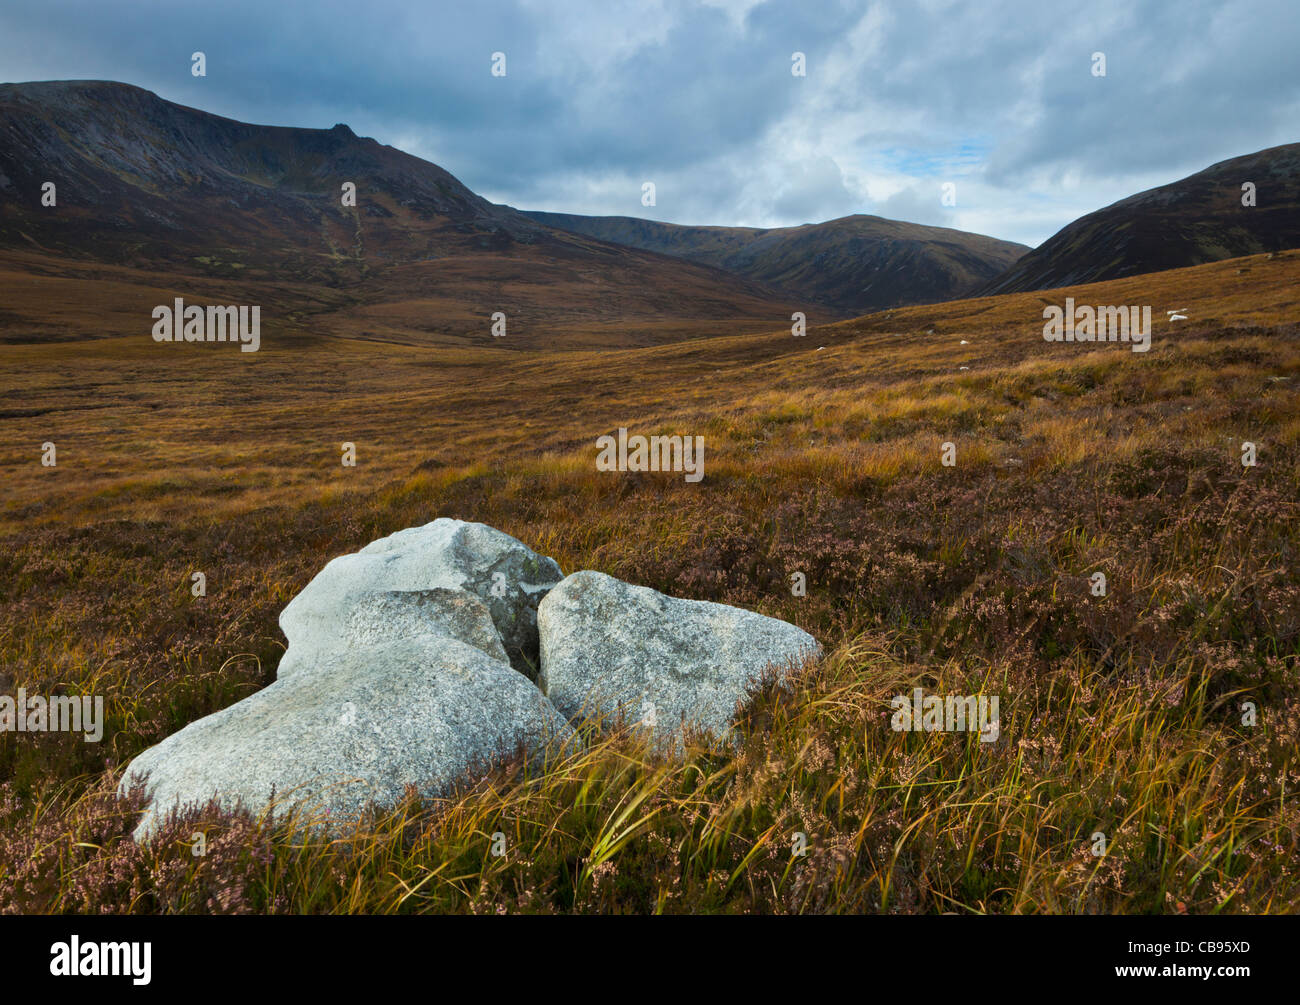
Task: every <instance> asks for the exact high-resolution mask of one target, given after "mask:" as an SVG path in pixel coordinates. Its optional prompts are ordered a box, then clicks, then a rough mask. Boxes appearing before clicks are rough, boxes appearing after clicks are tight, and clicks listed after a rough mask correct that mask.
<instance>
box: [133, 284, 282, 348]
mask: <svg viewBox="0 0 1300 1005" xmlns="http://www.w3.org/2000/svg"><path fill="white" fill-rule="evenodd" d="M153 318H154V326H153V340H154V341H155V342H240V343H242V344H241V345H240V347H239V351H240V352H257V350H258V348H259V347H260V346H261V344H262V308H261V307H233V306H232V307H208V308H206V309H204V308H202V307H199V306H198V305H197V304H191V305H190V306H189V307H186V306H185V301H184V300H183V299H181V298H180V297H177V298H176V302H175V303H174V304H173V305H172V306H171V307H168V306H167V305H166V304H159V305H158V306H157V307H155V308H154V309H153Z"/></svg>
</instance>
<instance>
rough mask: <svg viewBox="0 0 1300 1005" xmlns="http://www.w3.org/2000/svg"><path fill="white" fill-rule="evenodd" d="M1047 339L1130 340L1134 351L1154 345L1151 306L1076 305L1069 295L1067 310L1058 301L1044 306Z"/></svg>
mask: <svg viewBox="0 0 1300 1005" xmlns="http://www.w3.org/2000/svg"><path fill="white" fill-rule="evenodd" d="M1043 318H1044V319H1045V320H1046V321H1047V324H1045V325H1043V340H1044V341H1046V342H1129V343H1131V344H1132V345H1131V348H1132V349H1133V351H1134V352H1146V351H1147V350H1148V349H1150V348H1151V308H1150V307H1149V306H1148V307H1141V308H1139V307H1089V306H1088V305H1086V304H1085V305H1083V306H1082V307H1075V306H1074V297H1066V298H1065V309H1064V310H1062V309H1061V308H1060V307H1057V306H1056V305H1055V304H1051V305H1049V306H1047V307H1044V308H1043Z"/></svg>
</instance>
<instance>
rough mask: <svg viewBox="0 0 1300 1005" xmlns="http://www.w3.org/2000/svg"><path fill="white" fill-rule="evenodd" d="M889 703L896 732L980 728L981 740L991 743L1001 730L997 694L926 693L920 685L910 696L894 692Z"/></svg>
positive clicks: (953, 731)
mask: <svg viewBox="0 0 1300 1005" xmlns="http://www.w3.org/2000/svg"><path fill="white" fill-rule="evenodd" d="M889 707H890V708H892V709H894V714H893V715H892V716H890V719H889V725H890V728H892V729H893V730H894V731H895V732H900V733H903V732H909V731H910V732H913V733H922V732H924V733H961V732H965V733H975V732H978V733H979V735H980V743H992V742H994V741H995V740H996V739H997V738H998V736H999V735H1000V734H1001V732H1002V726H1001V720H1000V719H999V718H998V696H997V695H995V694H994V695H987V694H966V695H958V694H949V695H942V696H940V695H937V694H931V695H927V694H926V693H925V692H924V691H923V690H922V689H921V688H919V687H918V688H913V689H912V695H911V697H910V698H909V697H908V696H907V695H905V694H899V695H895V696H894V697H893V698H891V699H890V701H889Z"/></svg>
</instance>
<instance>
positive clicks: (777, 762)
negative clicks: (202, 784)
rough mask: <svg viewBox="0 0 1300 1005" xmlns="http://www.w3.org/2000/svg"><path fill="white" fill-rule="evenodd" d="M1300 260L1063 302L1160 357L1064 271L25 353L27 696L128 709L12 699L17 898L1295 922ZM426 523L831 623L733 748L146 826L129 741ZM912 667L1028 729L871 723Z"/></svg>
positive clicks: (154, 907) (16, 599) (10, 603)
mask: <svg viewBox="0 0 1300 1005" xmlns="http://www.w3.org/2000/svg"><path fill="white" fill-rule="evenodd" d="M1298 289H1300V253H1297V252H1289V253H1286V254H1283V255H1280V256H1278V257H1276V258H1273V259H1266V258H1264V257H1263V256H1258V257H1255V258H1249V259H1241V260H1237V261H1234V262H1227V263H1220V264H1217V265H1210V266H1201V267H1198V268H1194V269H1187V270H1180V271H1178V272H1171V273H1163V274H1160V275H1156V276H1146V277H1138V278H1135V279H1131V280H1120V281H1115V282H1112V283H1107V284H1102V285H1098V286H1095V287H1083V288H1079V289H1076V290H1072V291H1069V292H1070V293H1071V294H1072V295H1074V296H1075V297H1076V299H1078V300H1079V302H1081V303H1093V304H1096V303H1138V304H1143V303H1149V304H1151V305H1152V306H1153V308H1154V311H1153V313H1154V315H1155V322H1154V327H1155V332H1154V336H1153V348H1152V350H1151V351H1150V352H1149V353H1147V354H1145V355H1142V354H1134V353H1131V352H1130V351H1129V350H1128V348H1127V347H1126V346H1119V345H1109V346H1100V347H1089V346H1081V345H1068V344H1067V345H1057V344H1048V343H1045V342H1044V341H1043V340H1042V336H1041V326H1042V321H1041V308H1042V306H1043V304H1045V303H1048V302H1056V303H1059V302H1060V301H1061V300H1062V299H1063V297H1064V295H1065V294H1064V293H1056V292H1054V293H1049V294H1026V295H1015V296H1009V297H1003V298H997V299H985V300H972V301H964V302H960V303H954V304H944V305H935V306H930V307H920V308H912V309H907V310H899V311H895V312H892V314H878V315H872V316H869V317H866V318H861V319H857V320H855V321H850V322H844V323H842V324H838V325H834V326H830V327H824V328H815V329H813V330H812V331H810V332H809V334H808V336H807V337H806V338H805V339H793V338H791V337H790V334H789V331H788V329H783V328H782V327H781V324H782V322H781V321H780V319H777V320H775V321H774V322H773V324H772V326H771V327H772V330H771V331H769V332H766V333H764V332H761V331H754V332H753V333H751V334H745V335H722V336H719V337H715V338H707V339H705V338H699V339H696V340H693V341H689V342H684V343H681V344H677V345H672V346H664V347H659V348H648V349H621V350H617V351H609V352H589V351H575V352H566V353H562V352H542V351H535V352H512V351H509V350H507V349H505V348H502V347H500V346H499V345H496V344H493V341H492V340H491V339H488V338H487V337H486V336H485V337H484V339H483V343H482V344H473V345H471V344H468V343H465V344H462V345H461V346H459V347H457V346H445V345H444V346H429V345H409V344H389V343H384V342H380V341H376V340H373V339H349V338H344V337H341V336H340V331H341V330H342V329H343V328H345V327H346V326H345V325H344V324H343V322H341V321H339V320H338V319H337V318H335V319H334V321H332V322H327V323H323V324H322V325H321V326H320V329H319V330H320V331H328V332H331V334H330V335H328V336H325V335H320V334H315V333H313V332H312V331H311V330H310V326H309V325H305V324H304V325H298V326H285V327H284V328H281V329H277V328H275V327H274V326H272V325H270V324H268V325H267V326H266V327H265V328H264V331H263V349H262V351H261V352H259V353H257V354H248V355H243V354H240V353H239V352H238V351H237V350H236V349H235V348H234V347H232V346H156V345H154V344H153V343H151V342H150V341H149V340H148V338H147V336H144V335H132V336H130V337H118V338H100V339H96V340H94V341H79V342H62V343H53V344H42V345H16V344H15V345H7V346H4V347H3V348H2V349H0V381H2V382H3V385H2V386H4V387H5V388H6V392H5V396H4V405H3V408H2V409H0V449H2V450H3V454H2V455H0V464H2V465H3V470H2V471H0V474H2V476H3V479H4V484H5V494H4V504H3V510H2V511H0V523H2V524H3V526H2V527H0V534H3V539H4V540H3V547H2V548H0V607H2V608H3V621H2V624H0V661H2V666H0V669H2V670H3V672H4V673H5V674H6V675H7V677H8V680H7V681H0V686H4V685H5V684H8V685H10V686H18V685H23V686H25V687H26V688H27V689H28V691H29V692H40V693H47V694H48V693H53V692H66V693H93V694H100V695H103V696H104V697H105V700H106V705H107V710H108V720H109V721H108V726H107V729H106V732H105V736H104V740H103V742H102V743H100V744H87V743H84V742H82V740H80V739H79V738H76V737H71V736H66V735H37V734H24V735H21V736H20V735H17V734H13V733H4V734H0V779H2V780H3V786H2V787H0V908H2V909H5V910H15V911H69V912H71V911H91V912H99V911H136V912H142V911H196V912H227V911H282V912H302V911H308V912H333V911H429V910H440V911H475V912H500V911H510V912H514V911H541V912H548V911H636V912H645V911H663V912H682V911H692V912H699V911H722V912H744V911H751V912H786V911H791V912H797V911H822V912H840V911H896V912H945V911H958V912H967V911H972V912H996V913H1009V912H1058V911H1063V912H1078V911H1117V912H1179V913H1181V912H1192V913H1211V912H1230V913H1231V912H1281V911H1297V910H1300V875H1297V863H1298V862H1300V808H1297V804H1296V792H1297V790H1298V789H1300V753H1298V751H1300V691H1298V690H1297V677H1298V675H1300V665H1298V657H1300V519H1298V515H1300V514H1298V512H1297V506H1298V503H1297V500H1298V499H1300V395H1298V393H1297V392H1298V389H1300V326H1297V323H1296V320H1295V319H1296V317H1297V297H1298V294H1297V290H1298ZM154 302H162V301H154ZM1169 308H1185V313H1187V314H1188V316H1189V318H1188V320H1187V321H1181V322H1175V323H1173V324H1170V323H1167V322H1166V321H1165V320H1164V317H1165V315H1164V312H1165V310H1166V309H1169ZM81 326H82V329H84V330H87V331H88V330H90V329H92V328H94V326H95V321H94V318H93V317H90V316H87V317H84V318H83V319H82V320H81ZM82 329H78V330H82ZM728 330H730V331H735V328H734V327H733V328H730V329H728ZM716 333H717V332H716V330H710V328H709V326H704V325H702V326H700V328H699V330H698V331H696V332H693V333H692V334H695V335H699V336H704V335H709V334H716ZM583 334H584V336H585V337H586V338H587V339H594V338H595V337H596V335H597V334H598V331H597V329H596V328H588V329H586V330H585V332H584V333H583ZM963 340H964V341H965V342H966V343H967V344H962V342H963ZM963 367H969V369H962V368H963ZM619 425H626V426H628V427H630V428H631V429H632V430H633V431H635V432H645V433H652V432H656V431H666V432H681V433H694V434H701V435H704V436H705V438H706V451H705V469H706V477H705V479H704V481H703V482H701V483H699V484H698V485H690V484H687V483H685V482H684V480H683V479H682V478H681V477H680V476H674V475H667V474H663V475H616V474H602V473H599V472H597V471H596V470H595V468H594V456H595V448H594V441H595V438H596V437H597V436H598V435H600V434H601V433H604V432H608V431H610V430H612V429H614V428H615V427H617V426H619ZM47 440H49V441H54V442H55V443H56V444H57V447H58V451H59V453H58V459H59V463H58V467H57V468H54V469H49V468H42V467H41V465H40V448H41V444H42V443H43V442H44V441H47ZM345 440H347V441H352V442H354V443H355V444H356V445H357V450H358V456H359V466H358V467H356V468H354V469H344V468H342V467H341V466H340V464H339V444H340V442H342V441H345ZM945 440H951V441H953V442H954V443H956V445H957V458H958V463H957V466H956V467H954V468H945V467H943V466H941V465H940V462H939V451H940V444H941V443H942V442H943V441H945ZM1246 440H1249V441H1253V442H1255V443H1256V444H1258V449H1259V464H1258V465H1257V466H1256V467H1253V468H1244V467H1243V466H1242V465H1241V463H1240V456H1241V454H1240V444H1241V443H1242V442H1243V441H1246ZM437 516H454V517H459V518H462V519H467V520H481V521H483V522H486V523H489V524H492V525H493V526H497V527H500V528H502V529H504V530H506V531H508V532H510V533H512V534H514V535H515V536H517V537H519V538H520V539H521V540H523V541H524V542H525V543H527V544H529V545H530V546H532V547H534V548H536V549H537V550H538V551H541V552H544V553H547V554H550V555H553V556H554V557H555V558H556V559H557V560H558V561H559V562H560V563H561V565H562V566H563V567H564V568H565V569H566V571H571V570H575V569H578V568H595V569H600V570H602V571H605V572H608V573H611V574H613V575H616V576H619V577H621V578H624V579H627V580H630V581H633V582H637V583H642V584H645V585H648V586H652V587H655V588H656V589H660V590H664V591H666V592H669V593H673V594H677V595H680V596H686V597H694V598H699V599H708V600H716V601H721V602H726V603H735V604H740V605H744V606H747V607H753V608H756V609H758V610H761V611H764V612H765V613H769V614H773V615H776V616H779V617H782V618H786V619H788V620H791V621H794V622H796V623H798V624H799V625H800V626H802V627H804V628H805V629H807V630H808V631H810V632H812V633H813V634H814V635H815V636H817V637H818V639H819V640H821V641H822V643H823V644H824V645H825V646H826V649H827V651H828V653H829V656H828V658H827V659H826V660H825V661H824V662H823V663H822V664H821V665H820V666H818V667H815V668H811V669H809V670H808V672H807V673H806V674H805V675H804V676H803V678H802V679H800V680H799V681H798V682H797V684H796V685H795V686H794V687H792V688H791V689H789V690H782V689H779V688H776V687H768V688H766V689H765V690H763V691H762V692H761V693H759V694H758V695H757V696H756V697H755V698H754V700H753V701H752V703H751V704H750V705H749V706H748V707H747V709H746V710H745V712H744V716H743V729H742V733H743V740H742V743H741V745H740V747H739V748H738V749H737V750H734V751H732V750H717V749H709V748H708V747H707V746H705V745H702V744H700V745H696V746H694V747H693V748H692V749H691V750H690V751H689V753H688V756H687V757H686V758H685V759H684V760H682V761H668V762H664V761H655V760H653V759H651V758H650V757H648V755H647V754H646V752H645V751H644V750H643V749H642V748H640V747H639V746H638V745H637V743H636V741H635V740H634V739H633V738H629V737H624V736H614V737H606V738H603V739H597V738H593V742H592V744H591V745H590V746H589V747H588V748H587V749H586V750H585V751H584V752H583V753H581V754H579V755H576V756H573V757H571V758H569V759H567V760H564V761H562V762H559V763H557V764H554V765H552V768H551V770H550V771H548V772H546V773H545V774H542V775H536V776H532V777H526V776H525V775H524V774H523V770H522V769H521V768H520V767H519V766H518V765H512V764H506V765H503V766H502V767H501V769H500V770H499V771H498V772H496V773H495V774H494V775H493V776H491V777H490V778H488V779H486V780H484V781H482V782H480V783H478V784H476V785H473V786H471V787H469V788H467V789H466V790H465V791H464V792H463V793H461V794H459V795H457V796H456V797H455V798H451V799H447V800H441V801H421V800H419V799H418V798H416V797H414V796H412V797H411V798H410V799H409V800H408V801H407V802H406V803H405V804H404V805H402V806H400V807H398V808H397V809H396V810H394V811H392V812H390V813H386V814H381V815H377V816H376V817H375V818H374V819H372V820H368V821H365V822H364V823H363V824H362V825H361V826H360V827H359V828H358V831H357V833H355V834H353V835H350V837H349V838H348V839H347V840H345V841H340V842H336V843H324V842H322V841H320V840H315V839H312V838H310V837H309V836H307V835H306V833H305V832H303V831H301V830H295V828H294V827H293V826H292V825H283V826H280V827H277V828H265V827H261V826H259V825H258V823H257V822H256V821H255V820H251V819H249V818H247V817H240V816H231V815H224V814H220V813H216V812H206V813H202V814H198V815H197V816H193V817H192V818H190V819H187V820H181V821H177V822H175V823H174V824H173V826H171V828H170V829H169V830H168V831H167V832H166V834H165V835H164V837H163V838H162V839H161V840H159V841H158V842H157V843H155V844H154V845H152V846H150V847H146V848H137V847H136V846H135V845H134V844H133V843H132V842H131V841H130V839H129V833H130V830H131V827H132V826H133V824H134V816H133V814H132V812H131V808H130V807H129V806H128V805H125V804H123V803H119V802H117V801H116V800H114V799H113V798H112V797H111V793H112V791H113V787H114V784H115V782H116V780H117V778H118V776H119V774H120V770H121V768H122V767H123V766H124V765H125V764H126V763H127V762H128V761H129V760H130V758H132V757H133V756H134V755H135V754H137V753H139V752H140V751H141V750H142V749H144V748H145V747H147V746H149V745H150V744H152V743H155V742H157V741H158V740H159V739H161V738H162V737H163V736H165V735H168V734H169V733H171V732H173V731H175V730H176V729H178V728H179V727H181V726H182V725H184V724H185V723H186V722H189V721H191V720H193V719H195V718H197V717H199V716H202V715H205V714H208V713H210V712H212V711H215V710H216V709H219V708H222V707H224V706H226V705H228V704H230V703H231V702H233V701H235V700H237V699H238V698H240V697H243V696H245V695H247V694H248V693H250V692H251V691H253V690H254V689H256V688H258V687H261V686H264V685H265V684H266V683H268V682H269V681H270V680H272V679H273V677H274V672H275V666H276V662H277V660H278V657H279V654H280V652H281V651H282V639H281V637H280V635H279V632H278V630H277V628H276V615H277V613H278V612H279V610H280V609H281V608H282V607H283V606H284V604H285V603H286V602H287V601H288V599H289V598H290V597H291V596H292V595H293V594H294V593H295V592H296V591H297V590H298V589H300V588H301V587H302V586H303V584H304V583H306V581H307V580H308V579H309V578H310V577H311V576H312V575H313V574H314V573H315V572H316V571H317V570H318V569H319V568H320V567H321V566H322V565H323V564H324V562H325V561H326V560H327V559H328V558H330V557H332V556H333V555H336V554H339V553H342V552H345V551H351V550H354V549H356V548H358V547H360V546H361V545H363V544H364V543H366V542H367V541H369V540H371V539H373V538H375V537H377V536H380V535H382V534H386V533H389V532H391V531H394V530H396V529H399V528H401V527H405V526H409V525H412V524H417V523H423V522H426V521H428V520H432V519H434V518H435V517H437ZM194 570H202V571H204V572H205V573H206V575H207V578H208V587H209V593H208V596H207V597H205V598H202V599H198V600H196V599H194V598H192V597H191V596H190V594H189V590H188V586H189V575H190V573H191V572H192V571H194ZM794 571H802V572H804V573H805V574H806V575H807V578H808V584H809V590H808V595H807V596H806V597H803V598H797V597H793V596H792V595H791V592H790V589H789V579H788V577H789V575H790V574H791V573H792V572H794ZM1095 571H1103V572H1104V573H1105V574H1106V577H1107V580H1108V595H1107V596H1106V597H1104V598H1099V597H1093V596H1092V595H1091V593H1090V591H1089V584H1088V577H1089V576H1090V575H1091V574H1092V573H1093V572H1095ZM914 686H923V687H924V688H926V690H927V691H928V692H937V693H959V694H969V693H977V692H980V691H983V692H985V693H989V694H997V695H1000V697H1001V715H1002V721H1001V738H1000V739H999V740H998V741H997V742H996V743H992V744H981V743H979V742H978V740H977V738H976V737H975V736H973V735H970V734H944V733H906V734H905V733H896V732H893V731H891V730H890V728H889V725H888V702H889V699H890V698H891V697H892V696H894V695H896V694H900V693H903V692H906V691H908V690H910V689H911V688H912V687H914ZM1243 702H1253V703H1254V704H1255V705H1256V706H1257V708H1258V710H1259V721H1258V724H1257V725H1255V726H1253V727H1251V726H1246V725H1243V723H1242V712H1241V706H1242V703H1243ZM200 829H202V830H205V831H206V832H207V833H208V841H209V853H208V854H207V855H206V856H203V857H201V858H200V857H195V856H193V855H191V854H190V850H189V836H190V835H191V834H193V833H194V832H195V831H196V830H200ZM496 831H502V832H504V833H505V834H506V835H507V837H508V846H509V852H508V854H507V855H506V856H505V857H503V858H498V857H493V856H492V855H491V854H490V841H489V836H490V835H491V834H492V833H493V832H496ZM795 831H801V832H804V833H805V834H807V835H808V840H809V851H808V854H807V856H806V857H795V856H792V854H791V843H792V834H793V833H794V832H795ZM1096 831H1101V832H1104V833H1105V834H1106V836H1107V839H1108V846H1109V850H1108V854H1107V855H1106V856H1105V857H1102V858H1097V857H1095V856H1094V855H1092V854H1091V852H1090V847H1091V835H1092V834H1093V833H1094V832H1096Z"/></svg>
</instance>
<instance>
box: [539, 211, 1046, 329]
mask: <svg viewBox="0 0 1300 1005" xmlns="http://www.w3.org/2000/svg"><path fill="white" fill-rule="evenodd" d="M524 215H525V216H527V217H529V218H530V219H533V220H536V221H538V222H540V223H545V224H547V225H549V226H552V227H558V228H561V229H564V230H569V231H572V232H574V233H577V234H586V235H588V236H590V237H595V238H598V239H600V240H602V241H612V242H614V243H617V244H623V245H627V246H629V247H633V248H642V249H644V250H647V251H656V252H660V253H662V254H665V255H675V256H677V257H680V258H685V259H689V260H690V261H693V262H701V263H703V264H706V265H714V266H717V267H718V268H722V269H726V270H728V271H729V272H734V273H736V274H737V275H740V276H744V277H746V278H748V279H752V280H755V281H758V282H761V283H765V284H769V285H771V286H775V287H778V288H780V289H783V290H787V291H789V292H790V293H791V295H792V296H795V297H804V298H807V300H808V301H810V302H813V303H822V304H826V305H829V306H830V307H831V308H833V309H834V310H836V311H839V312H841V313H842V314H843V315H847V316H855V315H858V314H865V313H867V312H869V311H875V310H884V309H888V308H891V307H901V306H905V305H908V304H925V303H937V302H939V301H942V300H953V299H957V298H958V297H961V296H964V295H966V294H968V293H970V292H971V291H972V290H974V289H975V288H976V287H978V286H980V285H981V284H982V283H984V282H985V281H987V280H988V279H989V278H991V277H993V276H996V275H998V274H1000V273H1001V272H1002V271H1003V270H1005V269H1006V268H1007V267H1008V266H1009V265H1010V264H1011V263H1012V262H1014V261H1016V260H1017V259H1018V258H1020V256H1021V255H1023V254H1024V253H1025V252H1026V251H1028V250H1029V249H1028V248H1026V247H1025V246H1024V245H1022V244H1014V243H1012V242H1010V241H1000V240H998V239H996V238H992V237H984V236H983V235H981V234H968V233H966V232H964V231H960V230H949V229H947V228H945V227H926V226H922V225H921V224H916V223H903V222H901V221H898V220H886V219H883V218H882V217H878V216H863V215H861V214H858V215H854V216H845V217H841V218H840V219H838V220H829V221H827V222H826V223H810V224H804V225H803V226H801V227H778V228H773V229H770V230H761V229H756V228H751V227H696V226H683V225H680V224H674V223H659V222H657V221H655V220H642V219H638V218H636V217H627V216H576V215H573V214H569V213H544V212H532V211H528V212H525V213H524Z"/></svg>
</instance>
